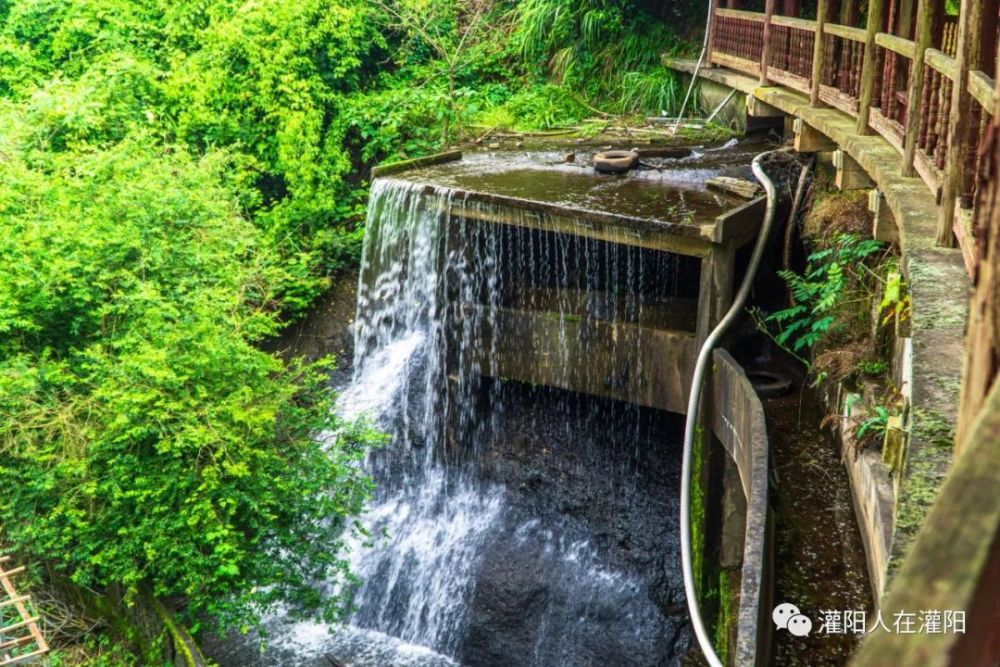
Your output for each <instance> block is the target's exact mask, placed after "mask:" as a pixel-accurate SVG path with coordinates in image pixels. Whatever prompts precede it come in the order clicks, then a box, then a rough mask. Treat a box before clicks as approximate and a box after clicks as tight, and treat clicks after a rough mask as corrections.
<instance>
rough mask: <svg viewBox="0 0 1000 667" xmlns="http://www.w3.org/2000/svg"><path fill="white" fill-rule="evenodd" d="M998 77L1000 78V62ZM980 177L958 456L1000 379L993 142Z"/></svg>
mask: <svg viewBox="0 0 1000 667" xmlns="http://www.w3.org/2000/svg"><path fill="white" fill-rule="evenodd" d="M996 71H998V72H1000V60H998V62H997V70H996ZM998 114H1000V100H998V102H997V107H996V110H995V112H994V114H993V123H994V126H995V125H996V123H997V122H998V119H1000V115H998ZM982 177H983V182H982V183H981V185H982V187H981V190H980V192H979V197H978V200H979V202H978V203H979V205H978V207H977V209H978V210H977V217H976V222H975V230H976V238H978V239H979V248H978V250H979V263H978V264H977V265H976V269H975V272H974V275H973V276H972V283H973V285H972V302H971V304H970V305H969V326H968V333H967V334H966V340H965V355H966V356H965V369H964V372H963V373H962V401H961V404H960V406H959V410H958V428H957V430H956V432H955V450H956V451H955V454H956V455H957V454H958V453H959V451H958V450H959V448H960V447H961V446H962V444H963V443H964V442H965V441H966V436H967V434H968V433H969V432H970V430H971V429H972V425H973V422H974V421H975V418H976V415H978V414H979V411H980V409H981V408H982V406H983V403H984V401H985V400H986V396H987V395H988V394H989V392H990V387H992V386H993V385H994V384H995V383H996V382H997V377H998V373H1000V143H997V142H994V143H993V145H992V146H991V150H990V152H989V153H988V154H987V155H985V156H984V166H983V175H982Z"/></svg>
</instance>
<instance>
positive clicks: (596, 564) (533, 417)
mask: <svg viewBox="0 0 1000 667" xmlns="http://www.w3.org/2000/svg"><path fill="white" fill-rule="evenodd" d="M499 394H500V395H501V397H502V404H503V406H504V410H503V412H502V414H500V415H498V416H497V418H496V419H494V420H492V429H491V430H492V431H493V433H491V434H488V435H487V437H486V438H485V439H484V441H483V442H481V443H478V446H477V447H478V449H479V452H480V453H479V456H478V462H477V464H476V466H477V469H478V471H479V474H481V475H483V476H484V478H485V479H488V480H490V481H492V482H500V483H502V484H504V485H505V487H506V488H507V489H508V511H507V516H506V517H505V520H504V521H503V522H502V525H501V527H500V530H499V531H498V534H497V535H496V537H495V539H494V540H492V541H491V543H490V544H489V546H487V547H486V548H485V550H484V552H483V556H482V565H481V567H480V570H479V574H478V576H477V583H476V590H475V593H474V595H473V596H472V600H471V605H470V614H469V617H470V620H469V627H468V634H467V636H466V638H465V640H464V642H463V645H462V647H461V650H460V652H459V656H460V658H461V660H462V662H463V663H464V664H469V665H510V664H523V665H566V666H575V665H581V666H582V665H608V666H609V667H613V666H615V665H622V666H624V665H636V666H639V665H649V666H654V665H672V664H678V662H679V656H680V655H681V654H682V653H683V652H684V650H685V649H686V648H687V646H688V643H689V633H688V628H687V611H686V608H685V606H684V604H685V603H684V596H683V583H682V581H681V576H680V560H679V552H678V546H677V543H678V537H677V495H678V488H679V467H680V465H679V458H680V446H679V445H680V441H681V438H680V429H681V428H682V422H681V421H680V419H679V418H678V417H676V416H673V415H667V414H665V413H657V412H654V411H648V410H639V409H637V408H635V407H634V406H629V405H625V404H621V403H615V402H611V401H597V400H594V399H589V398H588V399H583V398H580V397H576V396H573V395H568V394H565V393H563V392H557V391H552V390H543V389H533V388H530V387H525V386H520V385H515V386H505V387H503V388H501V389H500V390H499Z"/></svg>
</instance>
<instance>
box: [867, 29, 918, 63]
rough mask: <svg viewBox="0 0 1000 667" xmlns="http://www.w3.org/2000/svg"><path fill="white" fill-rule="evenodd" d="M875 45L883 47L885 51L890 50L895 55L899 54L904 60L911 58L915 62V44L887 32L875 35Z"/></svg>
mask: <svg viewBox="0 0 1000 667" xmlns="http://www.w3.org/2000/svg"><path fill="white" fill-rule="evenodd" d="M875 43H876V44H878V45H879V46H881V47H882V48H883V49H888V50H889V51H892V52H893V53H898V54H899V55H901V56H903V57H904V58H909V59H910V60H913V56H914V53H915V49H916V47H915V46H914V44H913V42H911V41H910V40H908V39H903V38H902V37H896V36H895V35H890V34H888V33H885V32H880V33H878V34H877V35H875Z"/></svg>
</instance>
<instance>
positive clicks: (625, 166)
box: [594, 151, 639, 174]
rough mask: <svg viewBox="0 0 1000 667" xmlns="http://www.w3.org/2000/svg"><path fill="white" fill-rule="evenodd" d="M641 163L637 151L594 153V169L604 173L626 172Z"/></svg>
mask: <svg viewBox="0 0 1000 667" xmlns="http://www.w3.org/2000/svg"><path fill="white" fill-rule="evenodd" d="M637 164H639V154H638V153H636V152H635V151H602V152H600V153H597V154H595V155H594V169H595V170H597V171H599V172H601V173H602V174H624V173H625V172H626V171H628V170H630V169H635V166H636V165H637Z"/></svg>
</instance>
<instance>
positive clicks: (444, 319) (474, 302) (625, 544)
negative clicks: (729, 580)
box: [216, 165, 718, 667]
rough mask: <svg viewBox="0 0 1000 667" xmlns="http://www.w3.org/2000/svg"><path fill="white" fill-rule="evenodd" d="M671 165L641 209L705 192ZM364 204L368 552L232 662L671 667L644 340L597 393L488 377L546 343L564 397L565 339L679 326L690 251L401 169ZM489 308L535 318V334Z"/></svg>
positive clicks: (659, 442) (673, 589) (693, 268)
mask: <svg viewBox="0 0 1000 667" xmlns="http://www.w3.org/2000/svg"><path fill="white" fill-rule="evenodd" d="M478 166H482V165H477V167H478ZM685 168H686V169H688V171H690V173H691V174H694V176H692V177H691V178H690V179H689V181H685V182H684V183H683V184H682V186H683V187H677V188H675V190H676V194H677V196H676V197H675V198H674V199H673V200H672V201H670V202H664V200H663V199H662V195H655V194H654V195H650V194H649V193H642V194H644V196H646V201H647V202H648V205H649V206H650V207H653V206H654V203H655V201H659V202H660V203H659V204H656V206H660V207H662V208H664V209H665V210H668V211H671V212H672V214H675V215H677V216H679V217H682V216H686V215H690V214H691V213H692V212H691V211H689V210H686V209H685V206H686V204H689V203H690V202H692V201H698V197H703V198H705V197H708V196H709V195H706V194H705V193H704V192H703V190H701V191H699V190H698V189H697V186H696V184H694V182H695V181H699V182H701V181H702V176H703V174H702V173H701V171H699V170H698V169H694V170H691V169H690V167H685ZM539 173H540V172H539ZM685 173H687V172H685ZM550 175H551V174H550ZM479 176H480V175H479V174H478V173H477V174H476V177H477V178H478V177H479ZM673 176H674V178H677V175H676V174H674V175H673ZM504 177H507V175H505V176H504ZM668 177H669V175H668ZM534 178H536V176H533V175H531V174H528V176H527V180H526V183H528V184H529V186H530V185H531V183H532V179H534ZM636 181H637V182H638V181H643V182H646V183H648V177H644V178H639V179H636ZM570 185H573V184H572V183H570ZM577 185H578V184H577ZM607 185H608V182H604V183H599V184H597V186H596V187H591V186H589V185H588V186H586V187H584V188H582V189H580V193H581V196H586V197H587V198H592V197H600V196H603V195H601V194H600V192H601V191H602V188H604V189H605V191H606V188H607ZM624 185H625V186H626V187H633V185H634V184H633V183H631V182H624ZM535 187H536V188H537V187H539V186H538V184H537V183H536V186H535ZM542 187H549V184H545V185H544V186H542ZM641 187H646V186H644V185H643V186H641ZM671 187H673V186H672V185H671V186H670V187H668V188H661V192H663V191H666V192H673V190H671V189H670V188H671ZM594 193H597V194H594ZM606 196H608V197H610V198H618V199H621V198H622V196H623V195H622V193H614V192H612V193H610V194H608V195H606ZM657 196H659V197H661V199H659V200H657V199H656V197H657ZM588 201H590V199H588ZM597 203H598V204H599V202H597ZM715 204H718V202H715ZM715 204H713V203H712V202H709V203H708V204H706V203H705V201H701V204H700V205H701V206H709V209H708V210H711V209H710V206H711V205H715ZM644 205H646V204H644ZM368 210H369V214H368V221H367V235H366V238H365V247H364V252H363V260H362V267H361V276H360V284H359V291H358V304H357V320H356V325H355V356H354V364H353V365H354V377H353V380H352V382H351V383H350V384H349V386H347V387H345V388H343V390H342V391H341V395H340V399H339V401H338V406H337V409H338V410H339V411H340V412H342V413H343V414H344V415H345V416H347V417H355V416H360V415H367V416H369V417H371V418H373V419H374V420H375V421H376V422H377V423H378V424H379V425H380V427H381V428H382V429H383V430H385V431H386V432H387V433H388V434H389V435H390V436H391V437H390V443H389V444H388V445H386V446H385V447H383V448H382V449H379V450H376V451H374V452H373V453H371V454H370V456H369V458H368V460H367V462H366V466H367V467H368V469H369V471H370V473H371V475H372V476H373V478H374V480H375V483H376V495H375V498H374V499H373V501H372V502H371V503H370V505H369V508H368V509H367V511H366V513H365V515H364V517H363V521H364V522H365V524H366V525H367V526H368V527H369V528H370V529H371V533H372V535H373V538H372V542H373V544H372V545H370V546H362V545H360V544H357V545H354V548H353V549H352V550H351V559H352V562H351V567H352V570H353V571H354V572H355V573H356V574H357V575H358V578H359V581H360V583H359V584H358V585H357V588H356V590H354V591H353V603H354V608H355V611H354V613H353V614H352V616H351V617H350V619H349V623H348V624H347V625H346V626H344V627H340V628H335V629H333V630H332V631H328V630H327V628H326V627H325V626H322V625H319V624H310V623H292V622H289V621H284V620H281V619H278V620H276V621H275V624H274V627H272V628H271V631H272V633H271V648H270V649H269V652H268V653H267V654H266V656H265V657H263V658H259V659H258V658H253V659H251V658H250V657H247V656H246V655H245V654H244V655H241V656H240V658H239V659H238V660H239V661H240V662H239V664H241V665H268V666H269V667H270V666H273V665H324V664H328V663H326V662H323V656H324V655H331V656H336V658H337V659H338V660H341V661H343V662H344V663H345V664H348V665H350V666H351V667H394V666H399V667H404V666H406V667H450V666H453V665H456V664H462V665H469V666H470V667H492V666H494V665H496V666H500V665H503V666H505V667H506V666H507V665H518V666H519V667H520V666H524V667H576V666H581V667H582V666H584V665H602V666H604V667H618V666H621V667H625V666H632V665H635V666H637V667H639V666H641V667H648V666H650V665H673V664H679V660H680V657H681V656H682V655H683V654H684V652H685V651H686V649H687V647H688V645H689V642H690V637H689V631H688V622H687V617H686V611H685V609H684V598H683V589H682V583H681V579H680V563H679V557H678V554H677V534H676V532H677V526H676V519H675V518H674V517H676V516H677V505H676V495H677V493H676V491H677V487H678V485H679V446H678V445H679V441H680V430H681V423H680V422H679V420H678V419H677V418H676V416H672V415H668V414H666V413H662V412H659V411H656V410H651V409H647V408H642V407H639V406H638V405H637V403H640V402H641V401H638V399H637V395H638V394H639V393H641V392H642V390H643V389H644V388H643V387H642V386H641V384H642V383H641V381H640V378H641V377H643V373H644V367H645V365H647V364H650V363H651V362H652V360H651V359H648V358H645V357H646V356H648V354H649V353H648V351H644V350H643V349H642V347H641V346H640V345H639V344H638V342H637V339H636V338H635V337H629V336H621V337H620V338H619V336H618V333H617V332H618V329H617V328H615V327H612V328H611V329H610V331H611V332H612V334H611V340H610V341H605V342H606V343H607V347H608V349H609V350H610V351H609V352H607V354H609V355H610V357H608V359H607V360H606V361H608V363H609V364H610V367H611V368H612V369H614V370H613V371H612V372H609V373H608V374H607V377H602V378H600V380H601V385H602V386H603V390H602V391H599V392H597V393H599V394H600V393H602V394H603V395H604V396H607V397H611V398H613V399H617V400H611V398H599V397H595V396H584V395H581V394H574V393H571V392H568V391H562V390H559V389H551V388H545V387H542V386H534V385H531V384H524V383H518V382H513V381H508V380H506V379H502V378H503V377H504V372H505V371H504V368H508V367H509V364H510V362H511V359H515V360H516V358H517V356H518V354H517V353H518V349H519V347H523V348H524V349H527V348H528V347H529V346H532V345H534V346H538V345H545V346H547V347H546V351H545V354H543V355H542V356H543V357H544V358H545V359H546V360H547V361H546V364H545V365H546V371H545V372H546V373H547V374H548V375H547V376H546V380H545V382H543V383H541V384H545V385H548V386H549V387H563V388H567V387H572V386H573V384H574V382H576V381H578V380H579V377H581V375H580V374H581V373H582V372H585V371H586V369H588V368H591V366H592V362H593V360H592V359H588V358H580V345H579V344H580V340H579V339H580V338H581V337H582V338H586V337H587V336H591V335H595V334H594V332H595V331H598V329H596V328H593V327H592V326H591V323H602V322H603V323H632V324H638V325H641V326H644V327H652V328H672V329H682V330H683V329H686V330H688V331H693V328H694V315H695V303H696V301H695V299H694V298H693V297H694V296H695V295H696V293H697V286H698V267H697V262H693V261H688V260H686V259H685V258H682V257H678V256H674V255H670V254H667V253H663V252H656V251H651V250H648V249H642V248H637V247H634V244H633V243H631V240H630V239H629V238H628V236H627V232H624V231H623V232H621V235H622V236H621V238H620V239H617V238H611V239H607V238H605V240H601V241H598V240H595V239H593V238H587V237H588V236H592V234H587V233H586V231H587V229H586V228H587V227H589V226H590V223H588V222H586V221H584V220H579V221H571V225H577V226H579V227H581V228H583V229H582V231H583V233H581V234H575V233H556V232H554V231H541V230H540V228H541V227H545V225H544V224H542V223H544V222H546V221H547V220H546V218H545V214H540V213H537V212H534V211H531V210H527V209H525V208H509V207H498V206H496V205H493V204H490V203H487V202H486V201H484V200H481V199H479V198H475V197H470V196H469V195H466V194H462V190H460V189H452V188H451V187H445V186H431V185H427V184H426V183H418V182H411V181H408V180H405V179H402V178H394V179H380V180H377V181H375V182H374V183H373V185H372V191H371V196H370V201H369V209H368ZM651 210H652V209H651ZM562 231H566V228H565V227H564V228H563V230H562ZM616 241H617V242H616ZM504 313H506V314H507V315H509V314H510V313H515V314H516V313H533V314H536V315H538V314H541V315H542V316H543V320H544V321H545V322H548V325H547V326H546V329H545V331H544V332H540V333H538V334H537V336H535V337H532V336H531V335H530V332H524V331H520V330H518V329H517V328H516V326H513V325H512V324H511V323H510V318H509V317H507V318H505V317H504V316H503V314H504ZM515 319H516V318H515ZM601 331H605V332H606V331H608V329H602V330H601ZM536 352H537V350H536ZM505 355H506V356H505ZM546 355H547V356H546ZM494 376H499V377H494ZM591 393H594V392H591ZM216 658H217V659H220V658H219V656H216ZM232 660H234V659H230V658H222V659H220V662H221V663H222V664H224V665H225V664H236V662H233V661H232Z"/></svg>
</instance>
